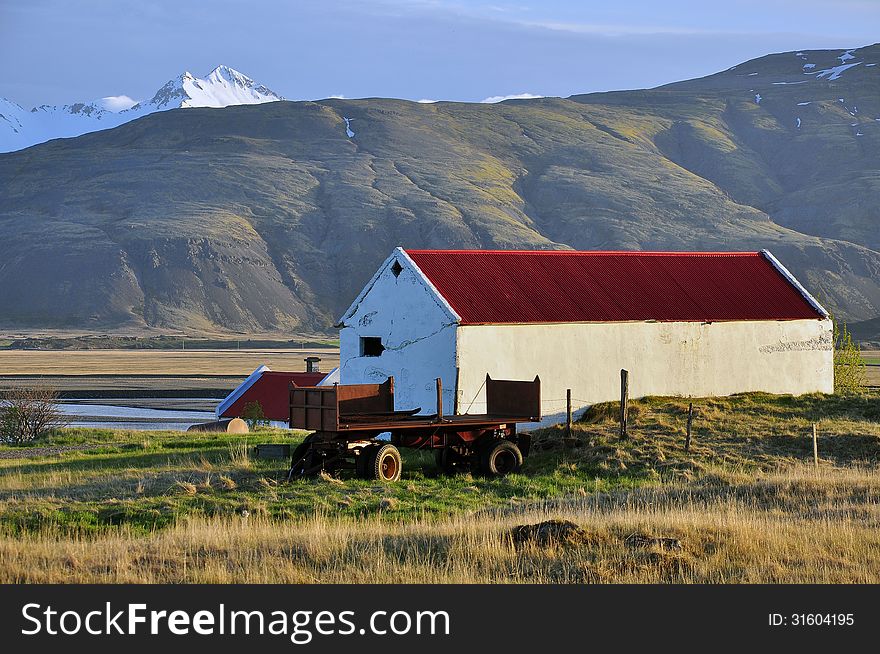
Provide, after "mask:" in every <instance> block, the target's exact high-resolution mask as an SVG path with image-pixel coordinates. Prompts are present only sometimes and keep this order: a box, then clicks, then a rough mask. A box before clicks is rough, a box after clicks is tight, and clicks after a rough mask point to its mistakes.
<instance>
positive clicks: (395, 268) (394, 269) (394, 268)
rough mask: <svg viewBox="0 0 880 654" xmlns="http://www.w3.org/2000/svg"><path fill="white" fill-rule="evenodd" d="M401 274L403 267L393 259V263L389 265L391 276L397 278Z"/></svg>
mask: <svg viewBox="0 0 880 654" xmlns="http://www.w3.org/2000/svg"><path fill="white" fill-rule="evenodd" d="M402 272H403V266H401V265H400V262H399V261H398V260H397V259H395V260H394V263H392V264H391V274H393V275H394V276H395V277H397V276H398V275H400V273H402Z"/></svg>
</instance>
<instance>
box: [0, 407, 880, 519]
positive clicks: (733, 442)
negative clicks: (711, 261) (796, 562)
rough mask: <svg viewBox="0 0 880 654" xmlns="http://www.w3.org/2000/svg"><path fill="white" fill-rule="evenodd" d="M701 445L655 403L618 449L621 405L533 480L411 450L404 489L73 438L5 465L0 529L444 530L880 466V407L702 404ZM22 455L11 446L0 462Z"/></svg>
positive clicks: (267, 433) (528, 468) (557, 434)
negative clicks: (469, 520) (474, 518)
mask: <svg viewBox="0 0 880 654" xmlns="http://www.w3.org/2000/svg"><path fill="white" fill-rule="evenodd" d="M694 403H695V407H696V408H695V420H694V429H693V443H692V446H691V449H690V451H687V452H686V451H685V449H684V435H685V415H686V411H687V401H686V400H683V399H681V398H647V399H644V400H636V401H633V402H632V403H631V406H630V424H631V430H630V437H629V438H627V439H625V440H620V439H619V438H618V435H617V424H616V416H617V411H618V409H617V405H616V404H615V403H606V404H601V405H596V406H595V407H593V408H592V409H591V410H590V411H589V412H588V413H587V414H586V415H585V416H584V417H583V418H582V419H581V420H580V421H578V422H577V423H576V424H575V426H574V430H573V434H572V438H571V439H570V440H568V441H564V440H563V437H564V436H565V434H564V433H563V429H562V428H561V427H553V428H549V429H545V430H541V431H539V432H536V433H535V434H534V447H533V452H532V455H531V456H529V457H528V458H527V459H526V463H525V466H524V468H523V471H522V473H521V474H517V475H511V476H508V477H506V478H503V479H486V478H482V477H474V476H471V475H470V474H465V475H457V476H453V477H448V476H444V475H442V474H440V473H439V472H438V470H437V469H436V468H435V466H434V463H433V457H432V456H431V453H430V452H420V451H413V450H403V457H404V472H403V477H402V479H401V481H400V482H398V483H395V484H381V483H379V482H373V481H365V480H360V479H356V478H354V477H352V476H350V475H343V476H342V477H341V478H330V477H318V478H314V479H304V480H294V481H292V482H287V481H286V472H287V462H286V461H280V460H259V459H255V458H253V457H252V456H251V455H250V449H251V447H252V446H253V445H254V444H256V443H270V442H289V443H291V444H293V445H295V444H296V443H298V442H299V441H300V440H301V439H302V437H303V436H304V434H303V433H295V432H285V431H280V430H261V431H259V432H257V433H254V434H251V435H249V436H248V437H247V439H243V438H242V437H241V436H233V435H226V434H199V435H194V434H188V433H181V432H167V431H165V432H161V431H160V432H139V431H113V430H106V429H103V430H97V429H64V430H60V431H59V432H58V433H56V434H54V435H53V436H52V437H51V438H50V439H48V440H49V442H47V443H37V444H36V446H46V447H58V446H61V447H64V448H78V449H67V450H65V451H62V452H60V453H48V454H46V455H44V456H40V457H38V458H2V459H0V529H2V530H3V531H5V532H7V533H10V534H20V533H22V532H33V531H38V530H42V529H45V528H57V529H61V530H64V531H71V532H78V533H95V532H100V531H104V530H107V529H114V528H116V527H118V526H120V525H126V526H127V528H131V529H135V530H138V531H142V532H149V531H151V530H154V529H161V528H164V527H167V526H169V525H172V524H174V523H175V522H176V521H177V520H178V519H179V518H181V517H183V516H187V517H207V518H212V517H226V516H235V515H243V514H244V513H245V512H246V513H247V514H248V515H251V514H253V515H258V516H263V517H266V518H270V519H275V520H287V519H294V518H301V517H303V516H308V515H313V514H315V513H320V514H331V515H337V516H341V517H354V518H357V517H365V516H377V517H379V518H380V519H388V520H392V521H399V520H410V519H416V518H419V519H425V518H427V519H433V518H441V517H449V516H451V515H454V514H461V513H465V514H467V513H472V512H476V511H481V510H485V509H487V508H492V507H508V508H509V507H517V506H526V505H528V504H530V503H534V502H536V501H544V500H549V499H553V498H564V497H586V496H588V495H592V494H595V493H597V492H609V491H614V490H627V489H634V488H636V487H639V486H644V485H646V484H663V483H666V482H676V483H677V482H681V481H691V480H694V479H697V478H700V477H703V476H706V475H713V474H720V473H724V474H728V473H733V474H746V475H755V474H758V473H760V472H761V471H767V470H774V469H779V468H784V467H786V466H791V465H800V464H803V463H808V462H811V461H812V441H811V439H810V434H811V425H812V424H813V423H817V424H818V426H819V433H820V436H819V450H820V456H821V458H822V465H823V466H844V467H845V466H850V465H854V464H859V465H875V462H876V461H877V459H878V457H880V396H878V395H876V394H873V395H864V396H853V397H839V396H826V395H818V394H816V395H808V396H804V397H800V398H793V397H790V396H771V395H765V394H744V395H736V396H732V397H729V398H708V399H697V400H694ZM16 451H21V448H19V447H16V446H10V445H3V446H0V456H4V455H6V456H8V455H9V453H14V452H16Z"/></svg>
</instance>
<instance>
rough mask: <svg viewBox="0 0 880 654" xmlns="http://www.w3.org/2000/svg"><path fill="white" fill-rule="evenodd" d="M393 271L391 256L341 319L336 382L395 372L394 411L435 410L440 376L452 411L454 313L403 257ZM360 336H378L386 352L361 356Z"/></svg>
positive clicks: (371, 379) (375, 380)
mask: <svg viewBox="0 0 880 654" xmlns="http://www.w3.org/2000/svg"><path fill="white" fill-rule="evenodd" d="M396 260H397V261H398V262H399V263H400V264H401V266H402V269H401V270H400V272H399V275H397V276H395V275H394V274H393V272H392V268H391V264H393V262H394V261H395V259H394V258H393V257H391V258H389V259H388V260H387V261H386V262H385V264H384V265H383V266H382V268H380V270H379V272H378V273H377V275H376V276H374V278H373V279H372V280H371V281H370V284H368V285H367V287H366V289H365V291H364V292H362V293H361V296H359V298H358V300H356V301H355V303H354V304H353V305H352V307H351V308H350V309H349V311H348V312H347V313H346V315H345V316H344V317H343V318H342V320H341V321H340V326H341V329H340V332H339V358H340V361H339V382H340V383H341V384H380V383H382V382H384V381H385V380H386V379H388V377H392V376H393V377H394V404H395V408H396V409H397V410H404V409H414V408H417V407H420V408H421V409H422V411H421V412H422V413H434V412H435V411H436V405H437V392H436V387H435V381H434V380H435V379H436V378H437V377H440V378H441V379H442V380H443V404H444V407H445V410H446V412H447V413H452V408H453V402H454V399H455V379H456V370H455V335H456V327H457V316H453V315H452V314H451V313H450V312H449V310H448V309H447V308H446V307H445V306H444V305H443V303H442V301H440V300H439V299H438V297H437V294H436V292H435V291H434V290H433V289H432V288H430V287H429V286H427V285H426V283H425V280H424V278H423V277H422V275H421V274H420V273H419V272H418V271H417V270H415V269H414V267H413V266H412V264H410V263H409V262H408V260H407V259H406V258H405V255H404V256H399V257H397V259H396ZM362 336H368V337H369V336H372V337H379V338H381V339H382V344H383V345H384V346H385V348H386V349H385V351H384V352H383V353H382V355H381V356H378V357H365V356H361V355H360V338H361V337H362Z"/></svg>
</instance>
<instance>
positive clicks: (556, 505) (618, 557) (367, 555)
mask: <svg viewBox="0 0 880 654" xmlns="http://www.w3.org/2000/svg"><path fill="white" fill-rule="evenodd" d="M878 500H880V473H878V471H877V470H875V469H859V468H848V469H827V470H822V471H821V472H818V473H817V472H816V471H814V470H812V469H810V468H807V467H794V468H791V469H789V470H787V471H784V472H775V473H770V474H765V475H759V476H757V477H745V476H743V477H742V478H737V477H735V476H727V477H723V478H722V477H714V478H707V479H706V480H704V481H703V482H701V483H692V484H687V485H685V484H677V485H667V486H656V487H651V488H643V489H638V490H632V491H620V492H615V493H611V494H597V495H590V496H587V497H582V496H576V497H574V498H563V499H560V500H556V501H553V502H547V503H543V504H540V505H531V506H527V507H524V508H522V507H520V508H517V509H514V508H507V509H503V510H496V511H493V512H490V511H485V512H478V513H476V514H462V515H459V516H456V517H453V518H449V519H445V520H442V521H440V522H437V521H435V520H429V519H422V520H414V521H409V522H400V523H394V522H388V521H387V520H385V521H383V520H380V519H378V518H366V519H362V520H352V519H340V518H334V517H329V516H324V515H316V516H313V517H309V518H303V519H298V520H290V521H271V520H268V519H266V518H263V517H259V516H255V515H249V516H236V517H225V518H215V519H192V520H185V521H181V522H180V523H178V524H177V525H175V526H173V527H170V528H168V529H166V530H162V531H157V532H154V533H152V534H150V535H148V536H143V535H138V534H133V533H131V532H128V531H127V530H126V529H121V530H119V531H114V532H111V533H104V534H101V535H98V536H95V537H83V536H64V535H61V534H60V533H58V532H53V531H52V530H46V531H42V532H39V533H31V534H28V535H23V536H17V537H13V536H7V537H5V538H3V539H0V582H2V583H10V582H12V583H15V582H25V583H41V582H71V583H73V582H112V583H132V582H134V583H200V582H205V583H231V582H238V583H325V582H326V583H376V582H378V583H397V582H412V583H477V582H479V583H518V582H551V583H878V582H880V529H878V527H880V503H878ZM548 518H563V519H569V520H573V521H575V522H577V523H578V524H579V525H581V526H582V527H583V528H584V529H585V531H586V536H585V538H584V539H583V541H582V542H581V543H580V544H578V545H574V546H564V547H563V546H551V547H549V548H542V547H539V546H537V545H527V546H525V547H519V548H518V547H516V546H514V544H513V543H512V542H511V541H510V540H509V538H508V537H507V536H506V534H507V533H508V532H509V530H510V529H511V528H512V527H513V526H515V525H519V524H523V523H530V522H537V521H540V520H544V519H548ZM633 534H643V535H646V536H664V537H671V538H676V539H678V540H679V541H680V542H681V545H682V549H681V551H668V550H664V549H663V548H661V547H659V546H649V547H631V546H630V545H627V544H626V542H625V541H626V539H627V537H628V536H631V535H633Z"/></svg>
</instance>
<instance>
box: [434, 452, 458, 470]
mask: <svg viewBox="0 0 880 654" xmlns="http://www.w3.org/2000/svg"><path fill="white" fill-rule="evenodd" d="M456 458H457V453H456V452H453V451H452V450H451V449H449V448H448V447H438V448H436V449H435V450H434V464H435V465H436V466H437V468H438V469H439V470H440V472H442V473H443V474H444V475H454V474H455V473H456V472H457V468H456V466H455V460H456Z"/></svg>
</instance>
